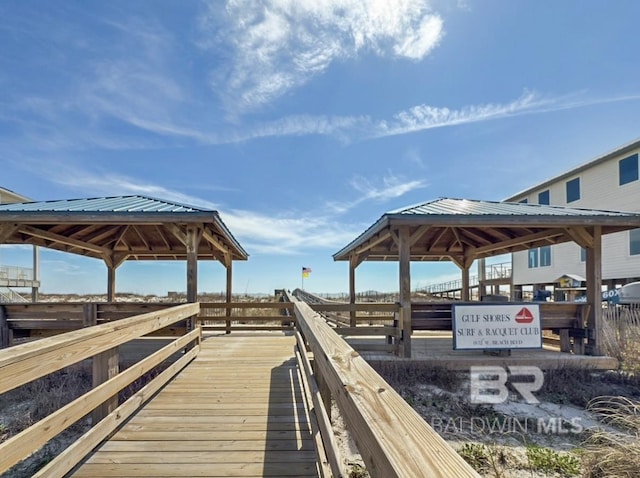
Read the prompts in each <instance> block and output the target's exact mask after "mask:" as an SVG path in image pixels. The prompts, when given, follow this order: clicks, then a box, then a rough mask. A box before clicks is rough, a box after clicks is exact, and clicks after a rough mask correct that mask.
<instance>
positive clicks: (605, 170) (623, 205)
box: [511, 147, 640, 285]
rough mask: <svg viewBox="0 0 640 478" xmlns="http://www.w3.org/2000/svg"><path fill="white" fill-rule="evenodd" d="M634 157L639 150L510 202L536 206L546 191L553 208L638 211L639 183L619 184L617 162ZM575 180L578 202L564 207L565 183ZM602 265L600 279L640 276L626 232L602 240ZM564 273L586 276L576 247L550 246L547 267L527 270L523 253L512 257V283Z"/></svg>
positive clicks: (638, 259) (544, 279)
mask: <svg viewBox="0 0 640 478" xmlns="http://www.w3.org/2000/svg"><path fill="white" fill-rule="evenodd" d="M633 154H640V147H638V148H636V149H634V150H632V151H630V152H625V153H624V154H620V155H617V156H612V157H611V158H609V159H607V160H606V161H602V162H596V164H594V165H593V166H592V167H588V168H585V169H583V170H581V171H579V172H576V174H574V175H570V176H566V177H563V178H562V179H560V180H558V181H556V182H551V184H546V185H545V186H544V187H541V188H539V189H533V190H531V191H529V193H528V194H526V195H522V196H516V197H514V198H512V199H511V200H512V201H513V202H518V201H521V200H522V199H525V198H526V199H528V202H529V204H537V203H538V193H540V192H542V191H545V190H547V189H548V190H549V200H550V203H551V204H554V205H559V206H567V205H568V206H571V207H584V208H589V209H606V210H618V211H634V212H640V180H637V181H632V182H630V183H627V184H624V185H622V186H620V185H619V161H620V160H621V159H624V158H627V157H629V156H631V155H633ZM576 177H579V178H580V199H579V200H577V201H573V202H571V203H569V204H567V202H566V199H567V198H566V183H567V181H570V180H572V179H573V178H576ZM602 262H603V265H602V278H603V279H624V278H635V277H640V255H636V256H632V255H630V254H629V232H628V231H626V232H620V233H616V234H610V235H607V236H604V237H603V238H602ZM563 274H578V275H580V276H583V277H584V276H585V264H584V263H581V262H580V248H579V246H578V245H577V244H574V243H568V244H559V245H557V246H553V247H552V251H551V266H550V267H538V268H533V269H529V267H528V256H527V253H526V252H519V253H515V254H513V281H514V284H522V285H524V284H535V283H551V282H553V281H555V279H557V278H559V277H560V276H562V275H563Z"/></svg>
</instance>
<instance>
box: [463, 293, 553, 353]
mask: <svg viewBox="0 0 640 478" xmlns="http://www.w3.org/2000/svg"><path fill="white" fill-rule="evenodd" d="M453 348H454V350H504V349H540V348H542V329H541V327H540V306H539V305H538V304H531V303H525V304H509V305H496V304H478V305H454V306H453Z"/></svg>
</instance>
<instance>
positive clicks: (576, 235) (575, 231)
mask: <svg viewBox="0 0 640 478" xmlns="http://www.w3.org/2000/svg"><path fill="white" fill-rule="evenodd" d="M565 231H566V232H567V235H568V236H569V237H571V239H573V242H575V243H576V244H578V245H579V246H580V247H583V248H585V249H588V248H590V247H593V236H592V235H591V233H590V232H589V231H587V229H586V228H584V227H575V226H573V227H567V228H566V229H565Z"/></svg>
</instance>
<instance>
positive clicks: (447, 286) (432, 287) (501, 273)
mask: <svg viewBox="0 0 640 478" xmlns="http://www.w3.org/2000/svg"><path fill="white" fill-rule="evenodd" d="M510 277H511V262H502V263H500V264H490V265H487V266H486V268H485V280H486V281H489V280H496V279H508V278H510ZM478 283H479V279H478V276H477V275H475V276H471V277H469V287H476V286H478ZM460 289H462V279H457V280H452V281H448V282H441V283H439V284H429V285H427V286H426V287H424V288H422V289H420V290H421V291H424V292H429V293H431V294H434V293H439V292H450V291H454V290H460Z"/></svg>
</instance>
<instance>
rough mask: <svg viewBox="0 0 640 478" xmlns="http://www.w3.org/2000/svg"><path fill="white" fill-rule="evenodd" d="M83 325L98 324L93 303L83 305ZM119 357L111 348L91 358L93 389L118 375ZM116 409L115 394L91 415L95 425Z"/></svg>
mask: <svg viewBox="0 0 640 478" xmlns="http://www.w3.org/2000/svg"><path fill="white" fill-rule="evenodd" d="M83 324H84V326H85V327H91V326H93V325H97V324H98V306H97V304H95V303H88V304H84V307H83ZM119 361H120V356H119V353H118V347H113V348H111V349H109V350H105V351H104V352H101V353H99V354H96V355H94V356H93V370H92V377H93V388H95V387H97V386H98V385H100V384H102V383H104V382H106V381H107V380H109V379H110V378H113V377H115V376H116V375H118V373H119V371H120V366H119ZM117 407H118V395H117V394H115V395H113V396H112V397H111V398H109V399H108V400H106V401H105V402H104V403H103V404H102V405H101V406H99V407H97V408H96V409H95V410H94V411H93V412H92V413H91V421H92V423H93V424H94V425H95V424H96V423H98V422H99V421H100V420H102V419H103V418H104V417H106V416H107V415H108V414H109V413H111V412H112V411H114V410H115V409H116V408H117Z"/></svg>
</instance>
